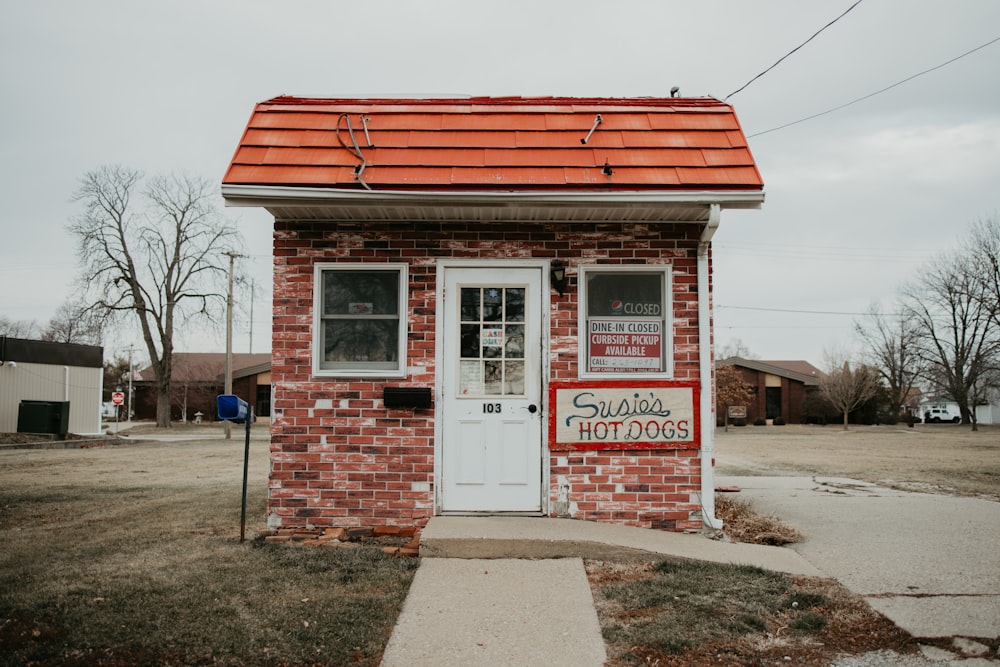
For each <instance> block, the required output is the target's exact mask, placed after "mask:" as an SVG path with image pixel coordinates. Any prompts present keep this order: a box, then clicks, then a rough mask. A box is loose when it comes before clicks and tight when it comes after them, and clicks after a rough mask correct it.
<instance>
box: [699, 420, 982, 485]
mask: <svg viewBox="0 0 1000 667" xmlns="http://www.w3.org/2000/svg"><path fill="white" fill-rule="evenodd" d="M715 448H716V464H717V465H716V472H717V474H718V475H732V476H745V475H789V476H799V475H816V476H822V477H849V478H852V479H860V480H863V481H866V482H871V483H873V484H879V485H883V486H888V487H890V488H898V489H903V490H907V491H922V492H929V493H942V494H951V495H960V496H970V497H978V498H984V499H988V500H1000V427H997V426H980V427H979V431H972V430H971V429H970V427H968V426H961V425H953V424H940V425H938V424H921V425H917V426H915V427H914V428H908V427H906V426H851V427H850V430H848V431H844V430H843V429H842V428H840V427H838V426H794V425H789V426H747V427H740V428H735V427H730V428H729V431H728V432H726V431H724V430H721V429H720V430H718V431H716V439H715Z"/></svg>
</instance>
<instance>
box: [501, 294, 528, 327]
mask: <svg viewBox="0 0 1000 667" xmlns="http://www.w3.org/2000/svg"><path fill="white" fill-rule="evenodd" d="M505 305H506V313H507V321H508V322H523V321H524V288H523V287H509V288H508V289H507V294H506V304H505Z"/></svg>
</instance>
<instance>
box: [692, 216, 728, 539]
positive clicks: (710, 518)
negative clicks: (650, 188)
mask: <svg viewBox="0 0 1000 667" xmlns="http://www.w3.org/2000/svg"><path fill="white" fill-rule="evenodd" d="M720 217H721V207H720V206H719V205H718V204H712V205H711V206H710V208H709V213H708V224H706V225H705V229H704V230H703V231H702V233H701V238H700V239H698V377H699V378H700V379H701V397H700V398H701V511H702V522H703V523H704V524H705V525H706V526H708V527H709V528H712V529H713V530H721V529H722V520H721V519H718V518H716V516H715V467H714V463H715V462H714V460H713V459H714V458H715V401H714V400H713V397H714V391H713V389H714V384H715V382H714V372H713V371H714V369H713V368H712V359H713V356H714V355H713V354H712V311H711V307H712V302H711V299H710V298H709V265H708V251H709V249H710V248H711V247H712V237H713V236H714V235H715V230H717V229H718V228H719V219H720Z"/></svg>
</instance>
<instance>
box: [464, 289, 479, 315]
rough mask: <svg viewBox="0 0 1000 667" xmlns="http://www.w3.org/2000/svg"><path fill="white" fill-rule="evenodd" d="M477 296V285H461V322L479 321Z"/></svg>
mask: <svg viewBox="0 0 1000 667" xmlns="http://www.w3.org/2000/svg"><path fill="white" fill-rule="evenodd" d="M479 296H480V289H479V288H478V287H463V288H462V321H463V322H478V321H479Z"/></svg>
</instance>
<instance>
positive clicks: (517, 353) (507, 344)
mask: <svg viewBox="0 0 1000 667" xmlns="http://www.w3.org/2000/svg"><path fill="white" fill-rule="evenodd" d="M503 351H504V356H505V357H507V358H508V359H524V325H523V324H508V325H507V334H506V339H505V340H504V344H503Z"/></svg>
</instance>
